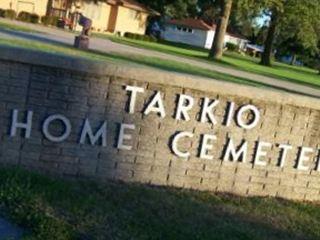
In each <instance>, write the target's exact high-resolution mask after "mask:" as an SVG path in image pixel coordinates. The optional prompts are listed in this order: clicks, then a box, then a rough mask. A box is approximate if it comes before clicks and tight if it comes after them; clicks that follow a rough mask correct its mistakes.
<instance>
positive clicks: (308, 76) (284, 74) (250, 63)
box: [96, 34, 320, 87]
mask: <svg viewBox="0 0 320 240" xmlns="http://www.w3.org/2000/svg"><path fill="white" fill-rule="evenodd" d="M96 36H97V37H101V38H108V39H110V40H112V41H114V42H118V43H122V44H126V45H130V46H134V47H139V48H144V49H149V50H155V51H158V52H163V53H168V54H173V55H178V56H183V57H188V58H194V59H198V60H201V61H205V62H209V63H212V61H211V60H208V58H207V56H208V50H206V49H202V48H197V47H192V46H188V45H185V44H179V43H169V42H162V43H154V42H146V41H141V40H136V39H129V38H123V37H115V36H110V35H105V34H96ZM258 63H259V59H257V58H253V57H250V56H242V55H240V54H237V53H226V54H225V55H224V57H223V59H222V60H221V61H214V64H219V65H221V66H225V67H229V68H236V69H239V70H243V71H247V72H251V73H256V74H261V75H264V76H269V77H273V78H277V79H280V80H285V81H292V82H296V83H301V84H307V85H311V86H315V87H320V75H318V74H317V73H318V71H317V70H314V69H310V68H307V67H299V66H290V65H288V64H284V63H279V62H274V63H273V66H272V67H266V66H262V65H259V64H258Z"/></svg>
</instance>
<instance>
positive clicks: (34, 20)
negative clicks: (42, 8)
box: [30, 13, 40, 23]
mask: <svg viewBox="0 0 320 240" xmlns="http://www.w3.org/2000/svg"><path fill="white" fill-rule="evenodd" d="M39 19H40V17H39V15H38V14H35V13H33V14H31V15H30V22H31V23H39Z"/></svg>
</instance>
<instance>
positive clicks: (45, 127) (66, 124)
mask: <svg viewBox="0 0 320 240" xmlns="http://www.w3.org/2000/svg"><path fill="white" fill-rule="evenodd" d="M57 120H58V121H61V122H62V123H63V124H64V127H65V129H64V133H63V134H62V135H61V136H53V135H52V134H51V133H50V132H49V126H50V124H51V123H52V122H53V121H57ZM42 132H43V134H44V136H45V137H46V138H47V139H48V140H50V141H51V142H63V141H64V140H66V139H67V138H68V137H69V136H70V133H71V123H70V121H69V119H67V118H66V117H65V116H63V115H61V114H54V115H51V116H49V117H48V118H47V119H46V120H45V121H44V123H43V127H42Z"/></svg>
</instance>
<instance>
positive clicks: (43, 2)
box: [0, 0, 48, 16]
mask: <svg viewBox="0 0 320 240" xmlns="http://www.w3.org/2000/svg"><path fill="white" fill-rule="evenodd" d="M47 6H48V0H0V8H1V9H4V10H5V9H12V10H14V11H15V12H16V13H17V14H19V12H29V13H35V14H38V15H39V16H44V15H46V13H47Z"/></svg>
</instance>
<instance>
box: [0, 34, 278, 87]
mask: <svg viewBox="0 0 320 240" xmlns="http://www.w3.org/2000/svg"><path fill="white" fill-rule="evenodd" d="M1 45H2V46H9V47H22V48H26V49H31V50H37V51H43V52H48V53H54V54H60V55H67V56H76V57H81V58H86V59H91V60H98V61H104V62H110V63H111V62H113V63H122V64H129V65H137V66H141V65H143V66H148V67H154V68H158V69H162V70H166V71H174V72H180V73H187V74H193V75H197V76H202V77H208V78H213V79H216V80H222V81H229V82H235V83H241V84H247V85H251V86H256V87H270V88H271V87H272V86H268V85H264V84H262V83H260V82H258V81H252V80H249V79H244V78H239V77H234V76H231V75H228V74H224V73H220V72H215V71H211V70H208V69H205V68H201V67H197V66H193V65H190V64H187V63H181V62H177V61H170V60H164V59H161V58H156V57H147V56H143V57H142V56H140V55H121V54H115V53H104V52H99V51H94V50H89V51H81V50H78V49H75V48H73V47H70V46H68V45H64V44H46V43H42V42H37V41H23V40H6V39H1V38H0V46H1Z"/></svg>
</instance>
